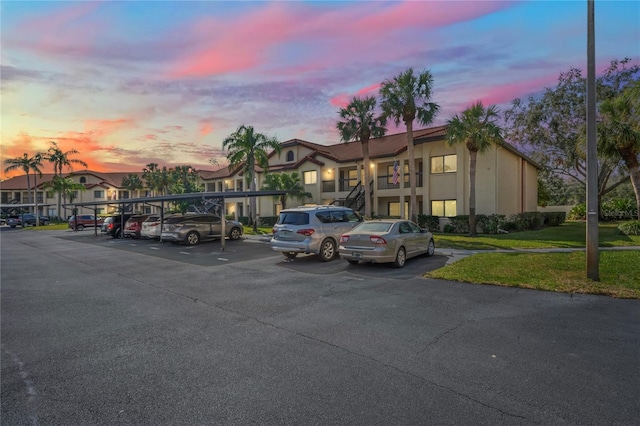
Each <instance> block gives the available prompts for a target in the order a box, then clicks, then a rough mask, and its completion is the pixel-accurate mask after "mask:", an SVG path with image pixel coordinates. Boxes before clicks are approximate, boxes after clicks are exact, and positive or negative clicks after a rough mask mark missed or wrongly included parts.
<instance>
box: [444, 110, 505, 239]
mask: <svg viewBox="0 0 640 426" xmlns="http://www.w3.org/2000/svg"><path fill="white" fill-rule="evenodd" d="M497 118H498V108H497V107H496V106H495V105H492V106H490V107H488V108H486V109H485V108H484V106H483V105H482V102H481V101H478V102H477V103H475V104H473V105H472V106H471V107H469V108H467V109H466V110H464V111H463V112H462V115H461V116H458V114H456V115H454V116H453V117H452V118H451V119H449V120H447V136H446V137H447V143H448V145H449V146H452V145H454V144H457V143H464V144H465V146H466V147H467V149H468V150H469V233H470V235H471V236H472V237H473V236H475V235H476V162H477V158H478V153H483V152H485V151H486V150H487V149H489V147H491V146H496V145H501V144H503V143H504V139H503V137H502V129H501V128H500V127H499V126H498V125H497V124H496V123H495V122H496V120H497Z"/></svg>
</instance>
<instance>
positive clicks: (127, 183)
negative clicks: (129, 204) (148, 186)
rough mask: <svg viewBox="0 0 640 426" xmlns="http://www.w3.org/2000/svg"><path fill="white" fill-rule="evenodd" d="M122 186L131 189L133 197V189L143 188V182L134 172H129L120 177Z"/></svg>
mask: <svg viewBox="0 0 640 426" xmlns="http://www.w3.org/2000/svg"><path fill="white" fill-rule="evenodd" d="M121 185H122V187H123V188H124V189H127V190H129V191H131V196H132V198H133V191H138V190H140V189H143V188H144V182H143V181H142V179H141V178H140V175H137V174H135V173H129V174H128V175H126V176H125V177H123V178H122V184H121Z"/></svg>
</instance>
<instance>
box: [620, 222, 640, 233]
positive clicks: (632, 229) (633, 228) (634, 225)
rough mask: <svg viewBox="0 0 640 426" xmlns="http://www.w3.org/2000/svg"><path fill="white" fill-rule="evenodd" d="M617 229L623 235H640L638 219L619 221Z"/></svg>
mask: <svg viewBox="0 0 640 426" xmlns="http://www.w3.org/2000/svg"><path fill="white" fill-rule="evenodd" d="M618 230H619V231H620V233H621V234H624V235H640V220H632V221H630V222H624V223H621V224H620V225H618Z"/></svg>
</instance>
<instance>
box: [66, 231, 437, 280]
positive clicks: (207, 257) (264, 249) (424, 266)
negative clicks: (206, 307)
mask: <svg viewBox="0 0 640 426" xmlns="http://www.w3.org/2000/svg"><path fill="white" fill-rule="evenodd" d="M59 238H63V239H69V240H74V241H78V242H82V243H85V244H92V245H97V246H103V247H109V248H113V249H117V250H125V251H130V252H133V253H140V254H145V255H147V256H154V257H159V258H163V259H171V260H177V261H179V262H185V263H190V264H193V265H200V266H215V265H221V264H233V263H237V262H250V261H253V260H257V259H262V258H266V257H274V256H277V258H276V259H274V263H275V264H277V265H279V266H281V267H283V268H288V269H291V270H296V271H300V272H306V273H311V274H319V275H326V274H339V273H342V272H348V273H351V274H354V275H361V276H365V277H367V276H378V277H385V278H389V279H407V278H412V277H416V276H421V275H422V274H424V273H425V272H428V271H430V270H433V269H438V268H442V267H443V266H444V265H445V264H446V262H447V257H446V256H443V255H435V256H432V257H426V256H420V257H417V258H414V259H409V260H408V261H407V263H406V265H405V266H404V267H403V268H401V269H397V268H394V267H393V266H392V265H391V264H358V265H350V264H349V263H348V262H346V261H343V260H342V259H335V260H334V261H332V262H321V261H320V260H319V258H318V257H317V256H314V255H299V256H298V257H296V258H295V259H293V260H292V261H285V260H284V257H283V256H281V255H280V254H279V253H278V252H275V251H273V250H271V248H270V246H269V242H268V241H269V238H268V237H257V236H251V237H244V238H243V239H241V240H238V241H229V240H227V241H225V247H224V250H223V249H222V247H221V243H220V241H209V242H204V243H200V244H198V245H196V246H187V245H183V244H171V243H167V242H165V243H162V242H159V241H154V240H144V239H137V240H134V239H131V238H124V239H114V238H111V237H108V236H104V235H100V234H98V235H97V236H96V235H95V234H94V232H93V231H92V230H88V232H87V231H86V230H85V231H81V232H72V231H65V232H63V233H61V234H60V235H59Z"/></svg>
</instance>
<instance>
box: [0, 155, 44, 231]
mask: <svg viewBox="0 0 640 426" xmlns="http://www.w3.org/2000/svg"><path fill="white" fill-rule="evenodd" d="M4 164H7V167H6V168H5V169H4V172H5V173H7V172H10V171H12V170H17V169H22V170H23V171H24V172H25V174H26V175H27V194H28V195H27V197H28V200H27V203H28V204H31V203H32V202H33V196H32V193H31V192H32V190H31V179H30V178H29V172H30V171H32V170H33V172H34V179H36V178H35V174H36V173H37V174H38V175H40V176H42V171H41V170H40V166H42V154H40V153H37V154H36V155H34V156H33V157H29V154H27V153H26V152H25V153H24V155H23V156H22V157H16V158H8V159H6V160H4ZM34 185H35V183H34ZM34 191H37V185H35V189H34ZM37 195H38V194H37V192H36V197H35V198H37ZM35 203H36V206H35V214H36V225H37V224H38V223H37V222H38V201H37V200H36V201H35Z"/></svg>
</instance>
